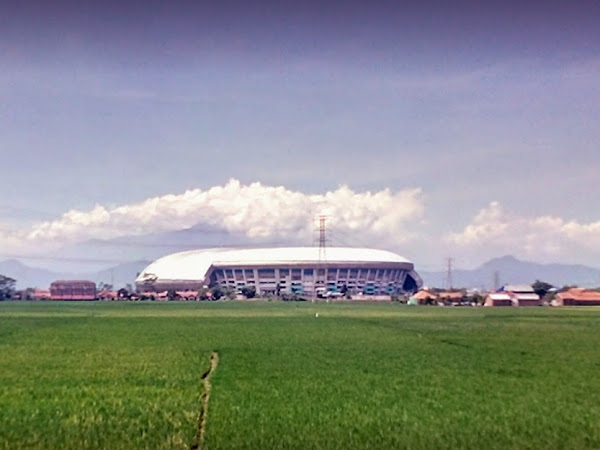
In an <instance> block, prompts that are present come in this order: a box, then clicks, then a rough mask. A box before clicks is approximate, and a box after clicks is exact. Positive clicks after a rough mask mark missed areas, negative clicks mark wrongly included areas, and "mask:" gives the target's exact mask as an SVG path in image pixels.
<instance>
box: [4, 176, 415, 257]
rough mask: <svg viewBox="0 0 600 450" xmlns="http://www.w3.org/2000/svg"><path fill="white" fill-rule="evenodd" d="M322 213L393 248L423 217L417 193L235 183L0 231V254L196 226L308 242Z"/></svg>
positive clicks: (338, 226)
mask: <svg viewBox="0 0 600 450" xmlns="http://www.w3.org/2000/svg"><path fill="white" fill-rule="evenodd" d="M319 214H325V215H327V216H328V223H329V225H330V226H331V228H332V229H334V230H338V231H340V232H341V233H352V234H353V235H354V236H360V237H361V242H367V243H369V244H373V243H377V242H381V241H382V240H384V239H385V241H386V243H387V244H390V245H392V246H393V245H399V244H401V243H403V242H406V241H407V240H408V239H410V237H411V236H412V235H413V234H412V233H411V232H410V224H412V223H414V222H417V221H419V220H421V219H422V218H423V215H424V203H423V195H422V192H421V190H420V189H406V190H401V191H398V192H392V191H390V190H389V189H385V190H381V191H378V192H355V191H353V190H352V189H350V188H349V187H347V186H342V187H340V188H338V189H337V190H335V191H330V192H326V193H324V194H316V195H308V194H305V193H302V192H298V191H292V190H289V189H286V188H285V187H282V186H277V187H275V186H265V185H263V184H261V183H252V184H249V185H242V184H241V183H240V182H239V181H237V180H230V181H229V182H228V183H226V184H225V185H223V186H215V187H212V188H210V189H207V190H201V189H194V190H189V191H186V192H184V193H183V194H169V195H164V196H161V197H154V198H150V199H147V200H145V201H143V202H141V203H135V204H129V205H122V206H118V207H115V208H107V207H105V206H102V205H97V206H95V207H94V208H93V209H91V210H89V211H77V210H72V211H68V212H66V213H65V214H63V215H62V216H61V217H60V218H57V219H56V220H50V221H46V222H41V223H38V224H36V225H34V226H32V227H31V228H29V229H25V230H7V229H4V230H3V229H2V228H0V238H1V240H2V242H3V247H5V248H4V251H5V252H6V251H7V250H9V251H10V250H12V251H18V252H26V251H31V250H33V249H36V250H40V249H49V248H57V247H59V246H61V245H64V244H68V243H74V242H80V241H84V240H87V239H90V238H96V239H110V238H116V237H121V236H133V235H143V234H147V233H154V232H163V231H172V230H180V229H185V228H189V227H191V226H194V225H198V224H204V225H207V226H211V227H216V228H219V229H223V230H227V231H229V232H231V233H236V234H238V235H243V236H246V237H247V238H248V239H249V240H254V241H257V242H260V241H261V240H262V241H265V240H272V239H282V240H285V239H294V240H295V241H298V240H304V242H306V243H310V242H311V238H312V237H313V236H315V226H316V222H315V217H316V216H318V215H319Z"/></svg>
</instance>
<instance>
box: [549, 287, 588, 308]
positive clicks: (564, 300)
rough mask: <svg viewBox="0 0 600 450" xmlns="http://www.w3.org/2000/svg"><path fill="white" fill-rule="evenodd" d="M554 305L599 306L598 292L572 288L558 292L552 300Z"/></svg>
mask: <svg viewBox="0 0 600 450" xmlns="http://www.w3.org/2000/svg"><path fill="white" fill-rule="evenodd" d="M552 305H554V306H600V292H598V291H590V290H587V289H581V288H574V289H569V290H568V291H565V292H559V293H558V294H556V297H554V300H552Z"/></svg>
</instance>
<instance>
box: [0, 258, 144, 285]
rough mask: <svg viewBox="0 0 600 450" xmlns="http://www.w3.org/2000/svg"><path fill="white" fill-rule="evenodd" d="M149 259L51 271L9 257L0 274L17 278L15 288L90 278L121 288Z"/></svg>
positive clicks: (131, 282) (132, 279)
mask: <svg viewBox="0 0 600 450" xmlns="http://www.w3.org/2000/svg"><path fill="white" fill-rule="evenodd" d="M148 264H150V261H135V262H130V263H124V264H118V265H116V266H114V267H111V268H109V269H104V270H100V271H97V272H83V273H77V272H53V271H50V270H46V269H39V268H35V267H30V266H27V265H25V264H23V263H21V262H20V261H17V260H14V259H11V260H7V261H1V262H0V274H2V275H6V276H9V277H11V278H14V279H15V280H17V289H24V288H27V287H35V288H39V289H48V287H49V286H50V283H52V282H53V281H56V280H91V281H94V282H96V283H101V282H102V283H105V284H112V285H113V286H114V287H115V288H121V287H124V286H126V285H127V284H132V285H133V284H134V281H135V279H136V277H137V274H138V273H139V272H141V271H142V270H143V269H144V268H145V267H146V266H147V265H148Z"/></svg>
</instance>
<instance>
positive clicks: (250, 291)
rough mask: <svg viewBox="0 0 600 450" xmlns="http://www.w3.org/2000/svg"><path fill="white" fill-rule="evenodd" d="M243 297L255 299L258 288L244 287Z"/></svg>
mask: <svg viewBox="0 0 600 450" xmlns="http://www.w3.org/2000/svg"><path fill="white" fill-rule="evenodd" d="M278 286H279V285H278ZM242 295H243V296H244V297H246V298H254V297H255V296H256V288H255V287H253V286H250V287H248V286H244V287H243V288H242Z"/></svg>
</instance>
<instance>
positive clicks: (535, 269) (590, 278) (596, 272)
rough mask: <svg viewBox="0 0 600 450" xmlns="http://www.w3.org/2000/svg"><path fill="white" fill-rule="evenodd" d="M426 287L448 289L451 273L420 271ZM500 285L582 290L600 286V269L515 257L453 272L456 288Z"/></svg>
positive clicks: (497, 259)
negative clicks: (541, 283)
mask: <svg viewBox="0 0 600 450" xmlns="http://www.w3.org/2000/svg"><path fill="white" fill-rule="evenodd" d="M416 269H417V272H418V273H419V275H421V278H423V282H424V283H425V285H426V286H430V287H441V288H444V287H448V281H447V278H448V274H447V272H446V271H443V272H427V271H420V270H419V268H418V267H416ZM496 277H497V279H498V284H499V286H502V285H505V284H531V283H533V282H534V281H535V280H542V281H545V282H547V283H550V284H552V285H554V286H557V287H562V286H565V285H577V286H580V287H597V286H600V269H596V268H593V267H588V266H582V265H578V264H538V263H534V262H527V261H521V260H518V259H517V258H515V257H514V256H503V257H501V258H494V259H491V260H490V261H488V262H486V263H484V264H482V265H481V266H479V267H477V268H476V269H472V270H454V271H452V286H453V287H466V288H479V289H482V288H483V289H492V288H494V284H495V279H496Z"/></svg>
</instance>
